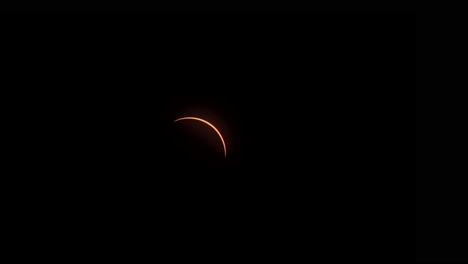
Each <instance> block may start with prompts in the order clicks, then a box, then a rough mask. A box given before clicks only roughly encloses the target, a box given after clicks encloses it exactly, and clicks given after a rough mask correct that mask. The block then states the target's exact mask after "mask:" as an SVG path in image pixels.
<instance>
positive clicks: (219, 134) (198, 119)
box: [174, 116, 226, 157]
mask: <svg viewBox="0 0 468 264" xmlns="http://www.w3.org/2000/svg"><path fill="white" fill-rule="evenodd" d="M185 119H192V120H197V121H201V122H203V123H205V124H207V125H209V126H210V127H211V128H213V129H214V130H215V131H216V133H218V136H219V137H220V138H221V142H222V143H223V148H224V157H226V144H224V139H223V136H222V135H221V133H220V132H219V131H218V129H217V128H216V127H215V126H213V125H212V124H211V123H210V122H208V121H206V120H203V119H201V118H198V117H192V116H187V117H181V118H179V119H176V120H174V122H177V121H180V120H185Z"/></svg>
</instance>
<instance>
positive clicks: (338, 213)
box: [10, 14, 415, 255]
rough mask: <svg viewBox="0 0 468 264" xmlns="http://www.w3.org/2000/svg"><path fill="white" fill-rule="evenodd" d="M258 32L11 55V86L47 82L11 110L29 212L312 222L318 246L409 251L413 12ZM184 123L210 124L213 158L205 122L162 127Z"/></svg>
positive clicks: (247, 223)
mask: <svg viewBox="0 0 468 264" xmlns="http://www.w3.org/2000/svg"><path fill="white" fill-rule="evenodd" d="M257 22H259V23H253V24H252V25H249V26H247V25H245V27H239V28H237V27H236V26H233V25H230V26H229V28H221V27H220V28H218V29H216V30H214V31H213V32H212V33H210V34H208V35H207V36H205V35H203V34H201V33H200V32H198V31H194V32H192V34H190V35H183V34H182V33H181V34H180V37H181V39H180V40H179V39H177V41H176V40H175V39H172V38H169V40H170V41H171V42H173V43H174V44H173V45H172V44H169V45H168V46H169V47H160V46H158V45H156V44H157V43H160V42H161V39H165V38H162V35H160V33H157V34H156V33H155V34H154V35H151V34H143V33H144V32H141V34H140V33H139V32H136V31H131V32H130V33H129V35H128V36H127V37H125V38H123V39H125V41H124V40H123V39H121V41H120V42H119V41H114V39H112V40H111V39H110V37H108V36H107V34H109V33H108V32H107V31H105V32H106V34H105V35H101V33H99V32H92V33H90V35H86V37H85V36H83V37H82V38H81V37H76V36H74V35H71V34H70V35H68V34H65V36H62V37H60V38H59V39H60V42H59V43H57V42H53V43H55V44H54V45H52V44H51V45H48V46H47V50H50V52H43V51H44V50H43V49H41V48H35V49H23V53H22V54H23V55H22V56H23V57H24V59H23V60H15V64H14V65H13V63H12V64H11V65H10V70H11V71H12V72H19V71H17V70H18V69H21V71H20V73H23V74H18V73H16V74H17V76H18V78H16V79H17V80H18V81H17V82H15V85H17V86H19V87H22V86H26V85H33V84H41V85H40V87H50V88H51V89H50V90H49V89H44V90H36V91H34V92H31V93H25V94H23V95H22V97H21V98H22V99H21V100H22V102H23V103H24V102H28V103H27V104H26V105H28V108H27V109H31V110H26V108H20V107H16V108H15V109H16V111H18V112H21V111H23V112H22V113H23V114H25V113H26V114H27V116H28V118H27V120H29V121H28V122H26V124H27V129H24V130H21V131H20V132H19V134H20V135H22V137H23V138H25V139H24V140H25V141H24V142H29V143H25V144H30V145H32V146H36V147H35V148H34V149H35V151H33V152H32V153H31V154H29V155H33V156H34V157H37V159H36V160H37V165H35V166H37V167H36V168H38V169H39V168H41V170H43V171H47V173H45V174H43V175H44V176H43V177H42V178H40V179H39V178H31V179H29V180H28V184H27V186H29V187H28V188H30V189H31V190H34V193H35V195H34V196H35V197H36V198H37V199H36V200H35V202H32V203H31V204H30V205H28V206H29V208H30V209H31V210H36V209H35V208H38V206H39V205H44V204H45V205H46V206H43V207H41V209H40V210H38V212H39V213H42V214H55V213H60V214H70V215H79V217H84V218H86V216H89V215H94V216H96V215H97V216H99V217H100V218H102V219H122V220H121V221H128V222H132V223H137V222H138V223H140V224H139V225H140V226H148V225H151V226H152V223H155V222H157V221H160V220H161V219H166V221H168V222H169V221H172V220H174V219H175V221H176V222H177V223H179V224H181V225H183V224H184V222H183V221H182V219H186V218H187V217H188V218H190V219H192V220H191V221H192V222H191V223H192V224H193V223H194V222H196V223H198V224H200V223H201V222H202V220H196V219H207V218H210V219H212V217H215V219H218V220H219V221H218V222H217V223H214V222H209V223H210V224H213V225H216V226H218V227H222V226H223V225H229V226H233V228H234V229H236V228H238V229H236V230H244V231H243V232H244V234H246V233H247V231H246V230H262V232H263V234H264V235H265V236H267V237H268V236H271V235H272V233H271V232H269V231H268V230H273V229H274V230H278V232H284V233H283V234H285V233H287V230H289V229H291V230H294V228H298V227H299V226H309V227H313V228H315V229H316V230H317V231H316V236H317V237H320V239H321V240H323V241H322V242H321V243H320V244H322V245H326V244H327V243H332V244H334V243H335V242H336V241H337V240H339V241H341V242H343V241H344V242H343V243H355V242H354V241H355V238H357V237H359V236H360V235H362V234H363V233H365V236H366V237H367V239H370V240H373V239H381V238H382V237H387V236H392V235H393V236H398V235H400V234H401V236H402V237H407V238H408V237H410V239H402V240H405V241H400V240H398V239H399V238H392V239H393V240H392V239H390V240H392V241H397V243H403V244H404V246H402V247H403V248H404V250H405V252H409V254H412V253H413V252H414V243H412V242H411V243H409V244H408V242H407V240H410V241H413V236H412V235H408V233H411V234H413V233H414V224H412V223H414V222H412V221H413V220H411V219H414V217H413V216H412V215H414V207H413V205H414V194H413V193H414V166H413V165H414V147H411V146H414V136H411V135H414V134H413V132H414V129H413V128H414V119H413V118H414V114H412V113H414V107H413V103H414V85H415V79H414V70H415V53H414V52H415V51H414V47H415V45H414V43H415V42H414V41H415V33H414V26H413V25H414V19H413V16H412V15H403V14H400V15H394V16H393V15H388V16H383V17H381V16H380V15H377V16H371V15H369V16H364V15H363V16H362V17H359V18H358V17H356V16H346V17H345V16H338V15H336V16H333V17H326V16H322V17H315V18H313V19H312V18H311V19H310V20H306V19H304V20H303V21H302V22H298V23H299V24H300V26H293V25H289V26H288V25H284V24H282V23H279V22H278V23H273V24H271V25H270V24H268V23H266V22H260V21H257ZM41 38H42V39H44V38H45V39H47V38H46V37H45V36H43V35H41ZM108 38H109V39H108ZM112 43H113V44H112ZM116 43H120V44H121V45H117V44H116ZM124 43H125V45H124ZM58 47H60V51H58ZM77 47H79V48H77ZM56 48H57V49H56ZM39 51H41V52H39ZM46 62H47V63H46ZM26 72H27V73H28V74H27V76H28V79H27V80H25V79H24V76H25V74H24V73H26ZM20 77H21V78H20ZM52 88H53V90H52ZM39 98H40V100H39ZM12 109H13V108H12ZM412 109H413V110H412ZM188 115H190V116H198V117H202V118H205V119H207V120H208V121H210V122H212V123H213V124H214V125H215V126H216V127H218V129H219V130H220V131H221V133H222V134H223V136H224V138H225V140H226V145H227V157H226V158H224V157H223V153H222V149H221V146H220V142H219V141H218V140H219V139H218V138H217V137H216V134H214V132H213V131H211V130H210V129H209V127H208V126H203V124H201V123H200V124H197V123H196V122H193V121H184V123H182V122H181V123H173V120H175V119H176V118H179V117H182V116H188ZM28 131H35V132H34V133H33V134H28V133H29V132H28ZM395 164H397V165H395ZM400 164H404V165H400ZM37 186H41V188H36V187H37ZM403 197H405V198H403ZM409 204H410V205H409ZM402 208H404V209H402ZM208 215H209V216H211V217H208ZM222 216H225V218H223V217H222ZM123 219H125V220H123ZM168 219H171V220H168ZM194 219H195V220H194ZM228 219H229V220H228ZM233 219H235V220H233ZM248 219H250V220H248ZM103 221H104V220H103ZM197 221H199V222H197ZM408 222H411V223H410V224H407V223H408ZM185 224H186V223H185ZM193 225H195V224H193ZM206 225H208V224H206ZM205 227H206V226H205ZM241 227H242V228H241ZM280 227H282V228H280ZM286 227H287V228H286ZM286 229H287V230H286ZM364 229H365V230H366V231H360V230H364ZM229 230H231V229H229ZM374 230H375V232H374ZM231 231H232V230H231ZM232 232H234V231H232ZM291 232H301V231H300V230H294V231H291ZM268 234H269V235H268ZM327 234H328V235H327ZM395 234H398V235H395ZM337 237H339V238H340V239H338V238H337ZM335 239H336V240H335ZM398 241H400V242H398ZM322 247H325V248H326V246H322ZM328 250H330V248H328ZM375 250H378V249H375ZM354 252H356V251H354ZM357 254H358V253H357ZM376 254H377V253H376ZM377 255H378V254H377Z"/></svg>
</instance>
